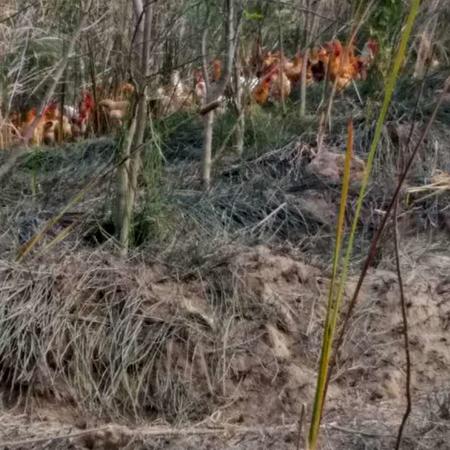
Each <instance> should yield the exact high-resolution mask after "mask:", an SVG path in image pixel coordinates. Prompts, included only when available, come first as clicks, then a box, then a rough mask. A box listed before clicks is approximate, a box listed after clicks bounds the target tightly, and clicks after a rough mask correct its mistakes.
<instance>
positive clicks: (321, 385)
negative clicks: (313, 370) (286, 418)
mask: <svg viewBox="0 0 450 450" xmlns="http://www.w3.org/2000/svg"><path fill="white" fill-rule="evenodd" d="M419 6H420V0H412V2H411V6H410V10H409V14H408V17H407V19H406V23H405V26H404V28H403V31H402V34H401V39H400V45H399V48H398V51H397V54H396V56H395V59H394V64H393V67H392V70H391V72H390V74H389V77H388V79H387V82H386V88H385V95H384V100H383V104H382V107H381V111H380V115H379V117H378V120H377V124H376V127H375V132H374V137H373V140H372V143H371V145H370V149H369V155H368V158H367V165H366V170H365V172H364V177H363V180H362V183H361V188H360V191H359V196H358V200H357V203H356V211H355V217H354V219H353V222H352V226H351V230H350V236H349V241H348V244H347V249H346V252H345V257H344V262H343V267H342V272H341V277H340V280H339V285H338V292H337V297H336V300H335V301H334V302H332V301H329V305H328V311H327V317H326V322H325V328H324V335H323V343H322V352H321V358H320V367H319V373H318V380H317V388H316V397H315V400H314V405H313V416H312V419H311V426H310V431H309V443H308V445H309V450H315V449H316V448H317V443H318V437H319V429H320V420H321V416H322V411H323V407H324V404H325V397H326V379H327V373H328V368H329V361H330V353H331V346H332V342H333V336H334V332H335V328H336V322H337V318H338V313H339V309H340V305H341V303H342V298H343V294H344V287H345V282H346V280H347V276H348V270H349V266H350V259H351V257H352V253H353V245H354V240H355V235H356V228H357V226H358V222H359V216H360V214H361V209H362V204H363V200H364V197H365V193H366V190H367V186H368V183H369V177H370V174H371V171H372V165H373V160H374V157H375V154H376V150H377V147H378V144H379V142H380V138H381V134H382V131H383V125H384V122H385V120H386V116H387V112H388V108H389V105H390V102H391V99H392V95H393V92H394V88H395V86H396V83H397V78H398V74H399V71H400V68H401V65H402V63H403V60H404V57H405V54H406V46H407V44H408V40H409V37H410V35H411V31H412V28H413V25H414V22H415V20H416V17H417V14H418V12H419ZM341 202H342V200H341ZM341 206H342V205H341ZM337 245H338V242H337V241H336V247H337ZM336 252H337V250H335V255H336ZM331 288H334V281H332V283H331V286H330V290H331ZM332 294H333V293H331V294H330V297H331V298H333V295H332ZM333 318H334V320H333ZM333 323H334V326H333Z"/></svg>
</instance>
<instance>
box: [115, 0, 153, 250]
mask: <svg viewBox="0 0 450 450" xmlns="http://www.w3.org/2000/svg"><path fill="white" fill-rule="evenodd" d="M144 8H145V11H144V12H143V14H144V16H143V19H144V27H143V28H144V29H143V36H142V53H141V62H140V67H139V72H140V73H139V78H138V101H137V102H138V103H137V107H136V108H135V110H134V111H133V118H132V121H131V125H130V128H129V130H128V135H127V139H126V140H125V142H124V148H123V151H122V157H124V158H129V159H127V160H126V161H125V162H124V164H122V167H121V168H120V175H119V193H118V196H119V201H118V208H119V221H120V225H119V230H120V231H119V239H120V245H121V250H120V253H121V255H122V256H126V255H127V253H128V249H129V245H130V234H131V227H132V216H133V208H134V203H135V199H136V190H137V180H138V176H139V171H140V167H141V154H142V149H143V143H144V134H145V126H146V119H147V105H146V96H147V85H146V77H147V76H148V72H149V60H150V38H151V24H152V17H153V6H152V1H150V0H147V2H146V6H144Z"/></svg>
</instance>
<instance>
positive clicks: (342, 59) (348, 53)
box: [328, 40, 358, 92]
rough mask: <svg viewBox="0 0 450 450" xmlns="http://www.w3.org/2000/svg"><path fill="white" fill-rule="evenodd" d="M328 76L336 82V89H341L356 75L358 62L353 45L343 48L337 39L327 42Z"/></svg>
mask: <svg viewBox="0 0 450 450" xmlns="http://www.w3.org/2000/svg"><path fill="white" fill-rule="evenodd" d="M328 49H329V55H330V56H329V63H328V77H329V79H330V81H331V82H332V83H336V90H337V91H338V92H339V91H342V90H343V89H344V88H346V87H347V86H348V84H349V83H350V82H351V81H352V80H354V79H356V77H357V75H358V63H357V60H356V58H355V56H354V55H353V47H352V46H349V47H347V48H345V49H344V48H343V47H342V44H341V42H340V41H339V40H335V41H332V42H331V43H329V44H328Z"/></svg>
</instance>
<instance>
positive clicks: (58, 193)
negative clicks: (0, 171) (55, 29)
mask: <svg viewBox="0 0 450 450" xmlns="http://www.w3.org/2000/svg"><path fill="white" fill-rule="evenodd" d="M440 130H441V131H442V130H444V131H445V127H441V128H440ZM444 131H442V135H439V129H437V130H435V132H434V134H433V139H434V140H433V141H432V142H430V145H432V146H434V147H433V148H438V149H440V150H439V151H437V150H436V152H435V154H434V155H433V164H434V168H436V167H438V168H440V169H442V170H444V171H450V167H449V160H448V155H447V157H446V156H445V155H446V150H445V149H446V148H447V149H448V146H447V147H446V146H445V142H448V141H446V140H445V139H448V136H447V135H446V134H445V132H444ZM396 133H397V134H396V136H397V137H399V136H400V133H399V132H398V130H397V132H396ZM440 136H442V140H439V139H440ZM357 137H358V135H357ZM361 139H362V138H361ZM399 139H400V138H399ZM344 140H345V139H343V140H342V142H338V141H336V142H335V143H334V144H333V145H334V148H335V149H336V148H338V149H339V148H342V144H343V141H344ZM436 142H437V144H436ZM443 142H444V145H443ZM307 147H308V145H307V144H305V145H303V144H302V145H301V146H299V145H298V139H297V140H295V139H294V140H292V141H289V142H287V143H286V145H285V146H284V147H283V148H281V149H276V150H274V151H271V152H266V153H265V154H263V155H256V156H254V157H253V158H252V159H250V160H248V161H246V162H245V163H239V162H237V163H232V164H227V165H226V166H225V167H219V168H218V170H217V172H216V173H215V185H214V187H213V189H212V191H211V192H209V193H208V194H205V193H203V192H202V191H201V190H200V189H197V188H196V187H195V186H196V184H195V179H196V177H197V176H198V169H199V168H198V162H197V161H198V155H188V157H187V156H186V154H187V150H186V147H183V149H182V152H185V153H183V154H184V156H183V158H179V157H177V156H176V155H175V156H174V155H170V154H168V155H166V156H167V158H168V165H167V167H166V168H165V170H164V172H165V173H164V175H163V176H162V178H161V179H159V180H156V181H155V178H154V177H153V178H152V177H151V176H150V178H151V183H153V186H154V185H155V183H156V184H157V183H160V189H158V192H157V193H156V190H154V189H143V191H142V194H141V195H140V196H139V199H138V204H139V205H140V207H139V208H138V216H137V219H138V222H137V223H138V224H139V226H138V227H137V230H136V234H135V241H136V243H137V244H139V247H138V248H137V249H136V251H133V252H131V254H130V257H129V258H127V259H123V258H120V257H119V256H118V252H117V247H116V246H115V244H114V241H113V240H112V239H111V238H110V237H111V236H110V235H109V233H110V232H111V220H110V217H109V215H110V210H111V208H112V206H111V203H110V202H109V199H110V198H112V193H113V192H114V191H113V183H112V181H111V180H112V178H111V177H105V170H107V169H108V167H110V164H111V161H112V153H113V150H114V144H113V143H112V141H110V140H96V141H93V142H85V143H81V144H76V145H71V146H67V147H65V148H62V149H45V150H43V151H42V152H41V151H34V152H32V153H31V154H30V155H28V156H26V157H25V158H22V159H21V160H20V161H19V162H18V163H17V166H16V167H15V169H14V170H13V172H12V174H11V177H10V178H9V179H8V180H7V181H5V180H3V181H2V186H1V189H2V196H1V199H0V202H1V217H0V219H1V220H2V223H4V224H5V225H6V227H5V228H4V230H2V235H1V236H0V251H1V254H2V257H1V259H0V286H1V290H0V318H1V321H0V380H1V381H0V394H1V396H0V449H18V448H21V449H66V448H67V449H69V448H70V449H80V450H81V449H105V450H106V449H119V448H130V449H170V450H175V449H180V450H181V449H192V450H194V449H231V448H234V449H238V450H244V449H248V450H257V449H258V450H259V449H282V450H283V449H296V448H303V445H302V442H303V440H304V439H305V432H306V430H307V428H308V423H309V419H310V416H311V404H312V400H313V396H314V390H315V383H316V370H317V365H318V355H319V353H320V346H321V337H322V327H323V321H324V317H325V308H326V298H327V290H328V285H329V277H330V264H329V260H330V254H331V248H332V243H333V236H334V223H335V217H336V209H337V205H338V202H339V200H338V199H339V186H337V185H336V180H326V179H324V178H323V177H322V176H321V174H312V175H311V173H308V171H305V170H304V166H306V165H307V164H308V161H307V156H305V155H308V148H307ZM178 155H179V154H178ZM361 156H364V155H361ZM2 157H3V156H2ZM440 158H441V159H440ZM384 163H385V161H384ZM425 163H426V164H425ZM375 164H376V165H375V169H377V164H379V167H381V165H382V164H381V162H380V161H376V162H375ZM425 166H426V167H431V165H430V164H428V163H427V160H426V157H425V156H424V157H423V158H422V159H420V161H419V163H418V166H417V167H416V171H415V172H414V174H413V176H412V178H410V179H409V180H408V183H409V186H411V185H413V186H414V185H418V184H419V185H420V184H426V180H427V176H429V175H430V174H428V175H427V176H424V175H423V173H421V172H420V171H421V170H423V167H425ZM105 168H106V169H105ZM109 175H111V173H109ZM394 176H395V175H393V174H391V177H392V179H394ZM144 178H145V177H144ZM92 180H95V182H94V183H91V184H90V183H89V182H90V181H92ZM380 180H381V181H380ZM338 181H339V180H338ZM392 185H393V184H392V183H391V182H390V181H389V179H388V178H387V177H386V176H385V175H383V176H381V175H380V173H378V178H376V179H375V180H374V184H373V188H372V189H371V190H370V192H369V194H368V197H367V199H366V203H365V206H364V210H363V217H362V223H361V227H360V230H359V237H358V240H357V245H356V250H355V258H354V264H353V266H352V275H351V276H350V278H349V280H348V283H347V285H346V300H348V299H349V296H351V294H352V292H353V289H354V287H355V285H356V282H357V274H358V268H359V267H360V264H361V262H362V261H363V259H364V257H365V255H366V251H367V248H368V242H369V241H370V237H371V236H372V235H373V230H374V229H375V228H376V226H377V225H378V224H379V221H380V217H381V216H382V213H383V211H382V210H383V208H384V207H385V206H386V202H387V201H388V200H389V198H390V193H391V192H392ZM86 186H89V189H86V190H85V191H84V195H83V196H78V194H79V193H80V192H81V191H82V190H83V189H85V188H86ZM356 193H357V190H354V189H353V190H352V192H351V199H350V207H349V208H350V211H352V210H353V207H354V198H355V195H356ZM446 195H447V194H444V195H441V196H439V197H438V196H436V197H433V198H432V199H431V200H430V199H429V198H428V199H427V200H425V201H420V202H417V203H414V201H415V198H412V199H411V198H410V199H409V201H410V202H411V201H412V202H413V207H409V206H408V205H407V204H406V203H407V202H405V203H402V210H401V213H400V217H401V218H400V224H399V225H400V231H401V233H400V234H401V239H400V241H401V242H400V247H401V255H400V256H401V264H402V271H403V279H404V288H405V297H406V301H407V311H408V318H409V340H410V346H411V360H412V405H413V408H412V412H411V415H410V417H409V420H408V422H407V426H406V428H405V432H404V441H403V445H402V449H403V450H406V449H436V450H437V449H442V450H444V449H450V444H449V443H450V394H449V393H450V377H449V372H448V368H449V367H450V341H449V339H450V335H449V330H450V252H449V247H448V242H449V241H448V237H449V230H450V226H449V223H450V221H449V219H448V204H449V203H448V195H447V196H446ZM74 199H76V201H75V200H74ZM67 205H69V207H68V208H66V209H65V210H64V212H63V214H61V216H60V217H59V220H57V221H56V223H51V224H50V226H48V227H45V225H46V224H49V222H48V220H49V219H50V220H51V219H52V218H53V217H55V215H57V214H58V213H60V212H61V211H62V210H63V208H65V207H66V206H67ZM44 227H45V233H43V234H42V239H41V240H40V242H39V243H38V245H37V246H36V247H35V248H34V249H32V251H30V253H29V254H27V255H26V256H25V257H24V258H23V259H22V260H21V261H17V259H16V256H17V254H18V250H22V251H23V250H24V249H25V248H26V247H24V246H23V245H24V244H26V243H27V242H29V240H30V238H31V237H32V236H33V235H34V234H35V233H36V232H37V231H38V230H42V229H44ZM148 236H150V238H149V237H148ZM391 236H392V229H390V230H388V232H387V234H386V236H385V237H384V239H383V242H382V245H381V249H380V251H379V253H378V255H377V258H376V261H375V262H374V265H373V267H371V268H370V270H369V274H368V277H367V278H366V280H365V282H364V285H363V289H362V292H361V294H360V297H359V302H358V304H357V307H356V310H355V312H354V315H353V318H352V320H351V325H350V327H349V328H348V330H347V331H346V332H345V335H344V339H343V346H342V349H341V352H340V354H339V357H338V360H337V366H336V369H335V371H334V373H333V376H332V379H331V383H330V386H329V392H328V398H327V404H326V412H325V415H324V417H323V426H322V435H321V448H322V449H335V450H344V449H345V450H348V449H351V450H353V449H361V450H362V449H380V450H381V449H388V448H394V443H395V439H396V434H397V430H398V427H399V424H400V422H401V419H402V415H403V413H404V411H405V407H406V400H405V374H406V372H405V370H406V365H405V351H404V346H403V334H402V317H401V308H400V298H399V287H398V283H397V276H396V272H395V260H394V256H393V255H394V253H393V248H392V239H391ZM346 304H347V303H344V308H345V305H346ZM302 410H303V411H304V414H303V418H304V420H303V423H302V427H301V428H302V432H301V433H299V428H300V427H299V418H300V417H301V416H302ZM299 436H300V437H299ZM299 442H300V443H299Z"/></svg>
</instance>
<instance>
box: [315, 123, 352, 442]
mask: <svg viewBox="0 0 450 450" xmlns="http://www.w3.org/2000/svg"><path fill="white" fill-rule="evenodd" d="M352 154H353V123H352V121H351V120H349V122H348V136H347V149H346V152H345V162H344V176H343V180H342V191H341V201H340V205H339V215H338V223H337V227H336V245H335V247H334V254H333V268H332V273H331V283H330V289H329V291H328V306H327V316H326V318H325V326H324V334H323V339H322V351H321V355H320V367H319V374H318V380H317V388H316V397H315V400H314V405H313V418H312V422H311V428H310V434H309V442H310V446H311V443H317V439H318V435H319V429H320V418H321V417H322V409H323V406H324V399H325V386H326V380H327V374H328V365H329V361H330V356H331V348H332V344H333V336H334V331H335V328H336V322H337V316H338V314H337V313H338V309H337V305H336V301H335V295H334V294H335V292H334V291H335V286H336V278H337V273H338V267H339V262H340V257H341V248H342V239H343V236H344V221H345V210H346V206H347V198H348V191H349V186H350V170H351V162H352ZM312 448H315V447H312Z"/></svg>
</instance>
